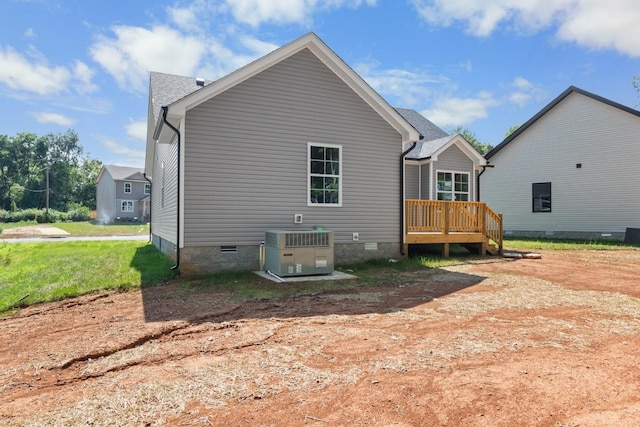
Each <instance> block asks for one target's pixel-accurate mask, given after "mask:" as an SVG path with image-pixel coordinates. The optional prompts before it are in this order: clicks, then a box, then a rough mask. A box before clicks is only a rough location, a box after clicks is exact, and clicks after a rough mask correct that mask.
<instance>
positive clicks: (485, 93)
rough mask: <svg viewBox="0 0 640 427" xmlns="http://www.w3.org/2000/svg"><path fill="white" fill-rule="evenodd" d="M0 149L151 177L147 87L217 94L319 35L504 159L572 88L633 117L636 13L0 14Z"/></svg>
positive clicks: (225, 4) (587, 6)
mask: <svg viewBox="0 0 640 427" xmlns="http://www.w3.org/2000/svg"><path fill="white" fill-rule="evenodd" d="M0 4H1V5H2V9H1V10H2V13H0V113H1V115H2V121H1V122H0V123H2V124H1V127H0V134H5V135H15V134H17V133H19V132H34V133H37V134H40V135H42V134H46V133H48V132H56V133H57V132H64V131H65V130H66V129H68V128H72V129H75V130H76V131H77V132H78V134H79V136H80V144H81V145H82V146H83V147H84V149H85V152H86V153H89V154H90V155H91V156H92V157H94V158H98V159H100V160H101V161H103V162H104V163H108V164H120V165H128V166H139V167H143V166H144V160H143V157H144V145H145V140H144V138H145V132H146V115H147V102H148V81H149V71H160V72H165V73H173V74H179V75H186V76H193V77H203V78H205V79H211V80H215V79H217V78H219V77H221V76H223V75H225V74H228V73H230V72H232V71H234V70H235V69H237V68H239V67H241V66H242V65H245V64H247V63H248V62H250V61H251V60H254V59H256V58H258V57H260V56H262V55H264V54H266V53H268V52H270V51H272V50H273V49H276V48H277V47H280V46H282V45H284V44H286V43H288V42H290V41H292V40H294V39H296V38H298V37H300V36H301V35H303V34H305V33H307V32H309V31H313V32H315V33H316V34H317V35H318V36H319V37H320V38H322V39H323V40H324V41H325V42H326V43H327V44H328V45H329V47H331V48H332V49H333V50H334V51H335V52H336V53H337V54H338V55H339V56H340V57H341V58H342V59H343V60H344V61H346V63H347V64H349V65H350V66H351V67H352V68H353V69H355V70H356V72H358V73H359V74H360V75H361V76H362V77H363V78H364V79H365V80H366V81H367V82H368V83H369V84H370V85H371V86H372V87H374V88H375V89H376V90H377V91H378V92H379V93H380V94H381V95H382V96H383V97H384V98H385V99H386V100H387V101H388V102H389V103H390V104H391V105H392V106H394V107H402V108H413V109H415V110H417V111H419V112H421V113H422V114H423V115H425V116H426V117H427V118H429V119H430V120H432V121H433V122H434V123H436V124H437V125H439V126H440V127H442V128H444V129H445V130H450V129H452V128H454V127H455V126H458V125H460V126H463V127H465V128H467V129H469V130H471V131H472V132H475V134H476V135H477V137H478V139H479V140H480V141H481V142H484V143H489V144H492V145H497V144H498V143H499V142H500V141H501V140H502V139H503V137H504V134H505V132H506V131H507V130H508V129H509V128H510V127H511V126H513V125H517V124H521V123H523V122H524V121H526V120H527V119H529V118H530V117H531V116H532V115H533V114H535V113H536V112H537V111H539V110H540V109H541V108H542V107H543V106H544V105H546V104H547V103H548V102H549V101H551V100H552V99H553V98H555V97H556V96H557V95H559V94H560V93H561V92H562V91H564V90H565V89H566V88H567V87H569V86H571V85H574V86H577V87H580V88H581V89H584V90H587V91H590V92H593V93H596V94H597V95H601V96H603V97H605V98H608V99H611V100H612V101H616V102H619V103H621V104H624V105H627V106H629V107H632V108H638V105H639V102H640V98H639V96H638V93H637V92H636V91H635V90H634V88H633V86H632V76H633V75H637V74H640V25H638V22H640V2H638V1H637V0H609V1H603V0H485V1H482V2H480V1H474V0H406V1H403V0H326V1H321V0H218V1H204V0H194V1H161V0H154V1H147V0H135V1H120V0H112V1H109V2H104V1H86V0H0Z"/></svg>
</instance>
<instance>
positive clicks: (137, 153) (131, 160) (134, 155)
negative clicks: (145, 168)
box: [101, 137, 145, 167]
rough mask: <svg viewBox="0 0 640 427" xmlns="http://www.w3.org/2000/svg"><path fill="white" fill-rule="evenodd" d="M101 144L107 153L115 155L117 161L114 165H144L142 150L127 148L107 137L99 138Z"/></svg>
mask: <svg viewBox="0 0 640 427" xmlns="http://www.w3.org/2000/svg"><path fill="white" fill-rule="evenodd" d="M101 142H102V145H103V146H104V147H105V148H106V149H107V150H108V151H110V152H111V153H113V154H114V155H115V158H116V159H117V160H116V162H115V163H117V164H122V165H131V166H134V167H135V166H136V165H144V154H145V153H144V150H136V149H135V148H131V147H127V146H126V145H123V144H119V143H117V142H115V141H114V140H112V139H111V138H107V137H103V138H101Z"/></svg>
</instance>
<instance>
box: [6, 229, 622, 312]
mask: <svg viewBox="0 0 640 427" xmlns="http://www.w3.org/2000/svg"><path fill="white" fill-rule="evenodd" d="M55 225H56V226H59V227H60V228H65V229H66V230H67V231H69V232H70V233H71V234H72V235H77V236H103V235H116V234H144V233H148V228H147V226H141V225H140V224H135V225H131V224H126V225H106V226H99V225H94V224H92V223H62V224H55ZM630 248H632V247H631V246H625V245H623V244H621V243H620V242H612V241H598V242H579V241H558V240H533V239H532V240H515V239H508V240H506V241H505V250H506V251H541V250H578V249H591V250H605V249H607V250H616V249H630ZM462 252H464V251H462ZM457 256H458V257H457V258H447V259H443V258H441V257H439V256H428V257H425V256H421V257H414V258H410V259H403V260H399V261H398V262H389V260H386V259H385V260H374V261H368V262H365V263H361V264H357V265H346V266H345V265H340V266H337V268H336V269H338V270H340V271H346V272H350V273H354V274H356V275H357V276H358V277H359V280H356V281H354V280H345V281H337V282H335V281H323V280H322V279H319V280H318V281H315V282H304V283H295V284H293V285H290V284H287V285H285V284H279V285H278V286H265V284H264V283H263V281H262V282H261V281H260V279H259V278H258V276H256V275H254V274H252V273H250V272H238V273H220V274H214V275H209V276H207V277H201V278H199V279H198V280H196V281H193V282H191V281H187V280H185V281H184V283H183V286H186V287H199V286H207V287H214V288H217V289H219V290H221V291H228V292H229V293H230V294H231V295H233V296H234V297H235V298H237V299H239V300H249V299H264V298H277V297H281V296H285V295H291V294H300V293H313V292H322V291H327V290H332V289H348V288H354V287H375V286H380V285H386V284H392V283H397V284H401V283H402V282H403V281H404V280H409V279H407V278H406V277H405V275H403V272H410V271H417V270H420V269H424V268H438V267H443V266H446V265H451V264H456V263H465V262H469V261H471V260H473V259H475V258H476V256H475V255H466V254H462V253H460V254H457ZM172 265H173V262H172V261H171V260H169V259H168V258H167V257H165V256H164V255H163V254H161V253H159V252H158V250H157V249H156V248H155V247H154V246H153V245H150V244H148V243H147V242H144V241H77V242H73V241H59V240H53V241H50V242H42V243H36V242H34V243H6V242H5V243H0V315H1V314H5V315H6V314H9V313H10V312H11V311H12V310H14V309H15V308H18V307H26V306H28V305H31V304H37V303H41V302H48V301H56V300H62V299H64V298H70V297H74V296H78V295H83V294H87V293H91V292H97V291H101V290H108V289H115V290H126V289H135V288H140V287H142V286H150V285H154V284H158V283H162V282H164V281H166V280H168V279H170V278H171V277H174V275H175V272H174V271H172V270H171V266H172Z"/></svg>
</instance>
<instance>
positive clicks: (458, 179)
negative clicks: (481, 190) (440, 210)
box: [437, 171, 469, 202]
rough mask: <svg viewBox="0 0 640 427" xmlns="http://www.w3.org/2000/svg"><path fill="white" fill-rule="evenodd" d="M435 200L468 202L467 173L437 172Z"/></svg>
mask: <svg viewBox="0 0 640 427" xmlns="http://www.w3.org/2000/svg"><path fill="white" fill-rule="evenodd" d="M437 175H438V182H437V199H438V200H455V201H458V202H467V201H469V173H467V172H445V171H438V172H437Z"/></svg>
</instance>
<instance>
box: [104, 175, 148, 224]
mask: <svg viewBox="0 0 640 427" xmlns="http://www.w3.org/2000/svg"><path fill="white" fill-rule="evenodd" d="M143 173H144V170H143V169H140V168H132V167H127V166H115V165H104V166H102V168H101V169H100V173H99V174H98V178H97V179H96V211H97V212H96V221H97V222H99V223H103V224H106V223H110V222H114V221H148V220H149V214H150V210H149V208H150V203H149V197H150V194H151V184H150V183H149V181H147V180H146V179H145V178H144V175H143Z"/></svg>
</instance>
